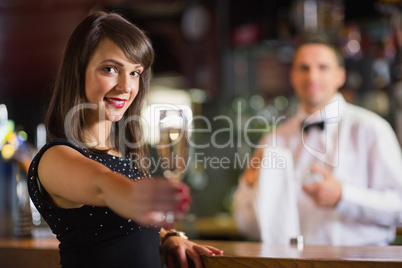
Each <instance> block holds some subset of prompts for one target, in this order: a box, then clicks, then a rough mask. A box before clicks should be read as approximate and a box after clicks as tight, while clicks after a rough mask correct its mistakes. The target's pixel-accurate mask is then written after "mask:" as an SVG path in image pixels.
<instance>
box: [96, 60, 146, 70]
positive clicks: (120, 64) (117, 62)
mask: <svg viewBox="0 0 402 268" xmlns="http://www.w3.org/2000/svg"><path fill="white" fill-rule="evenodd" d="M105 62H113V63H114V64H117V65H119V66H122V67H123V66H124V64H123V63H121V62H120V61H117V60H114V59H107V60H104V61H102V62H101V63H105ZM134 67H135V68H142V65H141V64H138V65H135V66H134Z"/></svg>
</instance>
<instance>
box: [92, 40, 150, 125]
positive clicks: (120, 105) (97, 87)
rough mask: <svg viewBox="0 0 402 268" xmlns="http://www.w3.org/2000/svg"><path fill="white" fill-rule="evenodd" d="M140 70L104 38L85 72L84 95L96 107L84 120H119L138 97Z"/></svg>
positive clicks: (140, 67) (141, 68) (141, 69)
mask: <svg viewBox="0 0 402 268" xmlns="http://www.w3.org/2000/svg"><path fill="white" fill-rule="evenodd" d="M143 70H144V68H143V67H142V66H141V64H138V63H133V62H132V61H131V60H130V59H128V58H127V57H126V55H125V54H124V53H123V51H122V50H121V49H120V48H119V47H118V46H117V45H116V44H115V43H113V42H112V41H111V40H109V39H107V38H105V39H103V40H102V41H101V43H100V46H99V47H98V49H97V50H96V51H95V53H94V54H93V56H92V58H91V59H90V60H89V63H88V66H87V69H86V72H85V95H86V97H87V100H88V101H89V103H91V104H96V105H97V108H98V109H97V110H90V111H91V113H90V118H87V119H89V120H109V121H119V120H120V119H121V118H122V117H123V115H124V113H125V112H126V111H127V109H128V107H129V106H130V105H131V103H132V102H133V100H134V99H135V97H136V96H137V93H138V90H139V81H140V75H141V73H142V72H143ZM92 111H96V112H92Z"/></svg>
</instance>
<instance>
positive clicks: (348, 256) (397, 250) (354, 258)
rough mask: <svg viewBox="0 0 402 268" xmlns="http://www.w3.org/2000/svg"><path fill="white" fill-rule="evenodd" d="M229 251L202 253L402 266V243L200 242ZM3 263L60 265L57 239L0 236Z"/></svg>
mask: <svg viewBox="0 0 402 268" xmlns="http://www.w3.org/2000/svg"><path fill="white" fill-rule="evenodd" d="M196 242H197V243H200V244H208V245H211V246H215V247H217V248H220V249H223V250H224V251H225V253H224V254H225V255H224V256H216V257H207V256H202V259H203V262H204V265H205V267H206V268H208V267H230V268H237V267H239V268H240V267H241V268H244V267H268V266H269V267H313V266H314V267H353V268H356V267H357V268H359V267H362V268H363V267H364V268H365V267H370V268H371V267H374V268H376V267H387V268H388V267H391V268H392V267H402V246H387V247H345V246H342V247H341V246H304V248H303V249H298V248H297V247H291V246H268V245H264V244H262V243H256V242H238V241H204V240H198V241H196ZM0 266H1V267H7V268H14V267H16V268H20V267H31V268H36V267H41V268H42V267H49V268H52V267H60V265H59V253H58V241H57V240H56V239H54V238H41V239H18V240H17V239H0Z"/></svg>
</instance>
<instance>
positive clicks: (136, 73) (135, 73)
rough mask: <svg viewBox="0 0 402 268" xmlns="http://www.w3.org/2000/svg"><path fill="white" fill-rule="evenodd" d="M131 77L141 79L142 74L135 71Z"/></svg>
mask: <svg viewBox="0 0 402 268" xmlns="http://www.w3.org/2000/svg"><path fill="white" fill-rule="evenodd" d="M131 75H132V76H134V77H140V75H141V73H140V72H138V71H135V72H132V73H131Z"/></svg>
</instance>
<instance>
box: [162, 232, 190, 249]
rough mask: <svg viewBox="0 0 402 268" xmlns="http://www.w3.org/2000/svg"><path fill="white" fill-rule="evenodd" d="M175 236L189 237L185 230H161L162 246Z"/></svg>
mask: <svg viewBox="0 0 402 268" xmlns="http://www.w3.org/2000/svg"><path fill="white" fill-rule="evenodd" d="M173 236H176V237H181V238H183V239H185V240H188V237H187V236H186V234H185V233H184V232H181V231H177V230H176V229H170V230H164V232H163V233H162V232H161V237H160V246H161V247H162V246H163V244H164V243H165V241H166V240H167V239H169V238H170V237H173Z"/></svg>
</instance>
